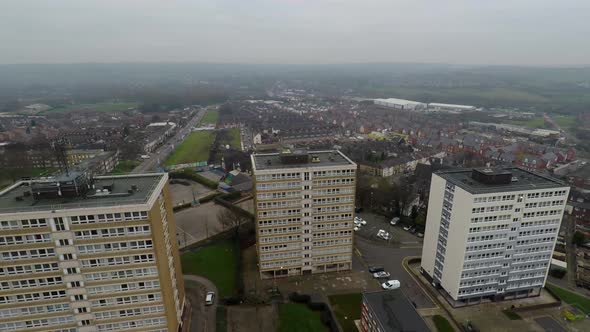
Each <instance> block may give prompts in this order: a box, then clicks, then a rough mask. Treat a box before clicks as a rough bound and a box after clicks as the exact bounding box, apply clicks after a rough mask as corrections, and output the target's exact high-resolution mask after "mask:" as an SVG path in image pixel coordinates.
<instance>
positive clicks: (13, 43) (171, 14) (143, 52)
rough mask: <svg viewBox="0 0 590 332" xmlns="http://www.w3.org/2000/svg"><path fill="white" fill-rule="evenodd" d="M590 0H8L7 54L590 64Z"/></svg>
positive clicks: (2, 57) (4, 59) (0, 32)
mask: <svg viewBox="0 0 590 332" xmlns="http://www.w3.org/2000/svg"><path fill="white" fill-rule="evenodd" d="M588 12H590V1H586V2H584V1H574V0H564V1H560V2H555V1H551V0H537V1H535V0H518V1H504V0H502V1H493V2H480V1H469V0H450V1H445V2H441V1H436V0H414V1H411V0H401V1H400V0H395V1H394V0H369V1H364V2H362V3H361V2H359V1H356V0H317V1H313V0H249V1H239V0H218V1H215V0H200V1H189V0H176V1H165V2H164V1H157V0H101V1H98V0H93V1H92V0H91V1H84V2H81V1H75V0H54V1H51V2H46V1H35V0H18V1H17V0H4V1H2V2H1V3H0V40H2V41H3V44H2V45H3V52H0V64H71V63H81V64H91V63H203V64H244V65H247V64H278V65H301V64H302V65H329V64H390V63H394V64H440V65H465V66H486V65H490V66H497V65H500V66H527V67H580V66H589V65H590V43H587V41H586V36H588V35H590V24H589V23H588V21H587V19H586V14H587V13H588Z"/></svg>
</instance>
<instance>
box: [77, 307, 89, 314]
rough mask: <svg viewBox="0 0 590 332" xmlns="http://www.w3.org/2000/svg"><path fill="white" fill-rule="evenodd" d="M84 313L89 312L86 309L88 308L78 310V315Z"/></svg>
mask: <svg viewBox="0 0 590 332" xmlns="http://www.w3.org/2000/svg"><path fill="white" fill-rule="evenodd" d="M84 312H88V308H86V307H81V308H78V313H84Z"/></svg>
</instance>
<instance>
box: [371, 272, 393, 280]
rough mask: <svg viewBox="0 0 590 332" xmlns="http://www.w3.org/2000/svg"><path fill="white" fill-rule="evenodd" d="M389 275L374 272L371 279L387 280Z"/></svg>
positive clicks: (387, 273)
mask: <svg viewBox="0 0 590 332" xmlns="http://www.w3.org/2000/svg"><path fill="white" fill-rule="evenodd" d="M389 276H390V274H389V272H385V271H379V272H375V273H373V278H377V279H379V278H389Z"/></svg>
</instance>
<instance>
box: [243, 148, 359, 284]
mask: <svg viewBox="0 0 590 332" xmlns="http://www.w3.org/2000/svg"><path fill="white" fill-rule="evenodd" d="M252 165H253V170H254V181H255V205H256V239H257V241H256V249H257V253H258V260H259V267H260V275H261V277H262V278H275V277H286V276H293V275H304V274H312V273H322V272H332V271H344V270H350V269H351V267H352V249H353V243H352V242H353V240H352V239H353V228H354V226H353V224H354V223H353V219H354V197H355V185H356V168H357V166H356V164H355V163H353V162H352V161H351V160H350V159H349V158H347V157H346V156H345V155H343V154H342V153H341V152H339V151H313V152H290V151H286V152H282V153H271V154H254V155H252Z"/></svg>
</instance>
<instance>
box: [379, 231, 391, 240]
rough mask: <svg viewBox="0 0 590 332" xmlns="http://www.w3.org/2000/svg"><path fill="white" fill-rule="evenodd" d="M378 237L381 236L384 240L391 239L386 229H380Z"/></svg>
mask: <svg viewBox="0 0 590 332" xmlns="http://www.w3.org/2000/svg"><path fill="white" fill-rule="evenodd" d="M377 237H380V238H382V239H383V240H389V237H390V235H389V232H386V231H384V230H382V229H380V230H379V231H378V232H377Z"/></svg>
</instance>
